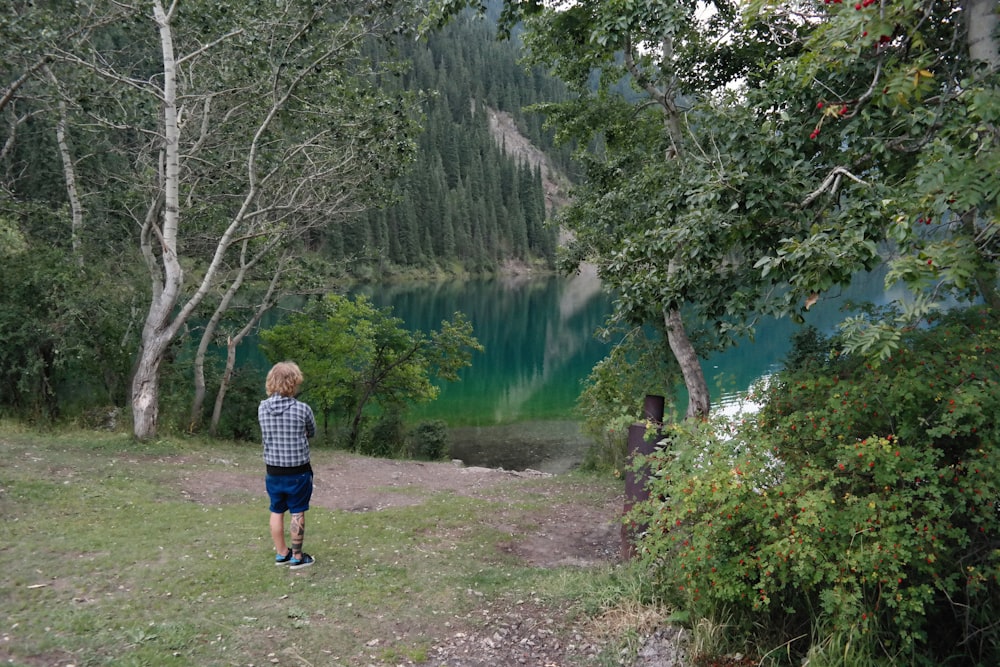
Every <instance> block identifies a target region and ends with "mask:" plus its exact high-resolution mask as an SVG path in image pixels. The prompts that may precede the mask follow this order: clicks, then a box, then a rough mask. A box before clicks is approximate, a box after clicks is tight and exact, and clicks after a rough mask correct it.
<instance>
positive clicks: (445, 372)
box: [261, 295, 483, 449]
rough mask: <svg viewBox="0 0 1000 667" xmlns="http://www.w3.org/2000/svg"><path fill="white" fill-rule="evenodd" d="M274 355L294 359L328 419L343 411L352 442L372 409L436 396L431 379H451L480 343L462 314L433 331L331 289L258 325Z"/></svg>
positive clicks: (396, 407)
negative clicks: (283, 318)
mask: <svg viewBox="0 0 1000 667" xmlns="http://www.w3.org/2000/svg"><path fill="white" fill-rule="evenodd" d="M261 339H262V341H263V342H262V347H263V349H264V351H265V353H266V354H267V356H268V358H269V359H270V360H271V361H272V362H278V361H281V360H283V359H293V360H295V361H296V363H298V364H299V366H300V367H301V368H302V372H303V374H304V375H305V377H306V381H305V384H304V387H303V392H304V395H305V396H307V397H308V400H309V401H311V402H312V403H313V404H314V405H316V406H317V407H318V409H319V411H320V412H321V414H323V416H324V418H325V419H326V420H328V419H329V417H330V416H331V415H333V416H335V417H338V416H339V417H342V418H345V420H346V423H347V424H348V428H347V435H346V442H347V445H348V446H349V447H350V448H351V449H356V448H357V447H358V444H359V439H360V437H361V435H362V426H363V420H364V418H365V415H366V414H369V413H370V412H371V410H372V409H373V408H374V409H377V410H381V411H383V412H386V411H392V410H403V409H405V407H406V406H407V405H412V404H416V403H422V402H424V401H429V400H432V399H434V398H435V397H437V395H438V392H439V391H440V389H439V388H438V386H437V385H436V384H435V383H434V381H435V380H444V381H449V382H454V381H457V380H458V371H460V370H461V369H462V368H464V367H466V366H469V365H470V364H471V361H472V354H473V352H482V351H483V347H482V345H480V344H479V341H478V340H476V338H475V337H474V336H473V332H472V325H471V324H470V323H469V321H468V320H467V319H466V318H465V317H464V316H463V315H462V314H461V313H455V315H454V317H452V319H451V320H446V321H444V322H442V323H441V328H440V329H438V330H436V331H431V332H420V331H409V330H407V329H406V328H404V327H403V322H402V320H400V319H399V318H397V317H393V315H392V313H391V311H390V310H389V309H385V308H376V307H375V306H374V305H372V303H371V302H370V301H369V300H368V299H367V298H366V297H364V296H356V297H354V298H347V297H344V296H339V295H329V296H327V297H325V298H323V299H322V300H320V301H314V302H312V303H310V304H309V305H308V307H307V308H306V309H305V311H304V312H302V313H298V314H295V315H293V316H292V317H291V318H290V319H289V321H288V322H287V323H285V324H280V325H278V326H275V327H273V328H271V329H267V330H265V331H262V332H261Z"/></svg>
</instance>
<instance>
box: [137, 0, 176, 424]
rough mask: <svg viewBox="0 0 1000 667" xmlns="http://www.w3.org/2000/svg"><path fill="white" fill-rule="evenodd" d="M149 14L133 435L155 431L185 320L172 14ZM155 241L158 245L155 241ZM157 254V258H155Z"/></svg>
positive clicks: (159, 9) (156, 9)
mask: <svg viewBox="0 0 1000 667" xmlns="http://www.w3.org/2000/svg"><path fill="white" fill-rule="evenodd" d="M153 18H154V19H155V21H156V25H157V27H158V29H159V32H160V48H161V55H162V58H163V97H162V100H161V105H162V107H161V108H162V112H163V147H162V154H161V175H160V176H161V179H162V181H161V183H160V190H161V191H162V193H163V206H162V208H161V207H159V206H156V205H155V204H154V205H152V206H151V210H153V211H162V221H163V222H162V225H158V224H157V221H158V219H159V218H160V216H159V215H157V214H156V213H154V214H153V215H150V216H147V218H146V227H145V228H144V229H143V234H142V239H143V241H142V242H143V256H144V257H145V258H146V261H147V264H148V265H149V270H150V273H151V275H152V276H153V295H152V299H151V300H150V304H149V311H148V312H147V314H146V321H145V324H144V325H143V329H142V338H141V339H140V343H139V345H140V347H139V355H138V359H137V362H136V366H135V372H134V375H133V377H132V420H133V424H132V432H133V434H134V435H135V437H136V438H139V439H149V438H153V437H156V429H157V422H158V419H159V405H160V384H159V379H160V373H159V371H160V364H161V363H162V362H163V358H164V356H165V354H166V351H167V347H168V346H169V345H170V342H171V341H172V340H173V339H174V336H175V335H176V333H177V330H178V329H179V328H180V326H181V325H182V324H183V323H184V320H183V319H182V318H180V317H176V318H173V319H171V316H172V314H173V310H174V308H175V306H176V305H177V301H178V299H179V298H180V290H181V287H182V285H183V283H184V271H183V269H182V268H181V265H180V261H179V260H178V258H177V232H178V229H179V227H180V199H179V194H178V193H179V181H180V169H179V164H180V153H179V150H178V144H179V140H180V130H179V128H178V127H177V69H176V60H175V56H174V43H173V32H172V29H171V25H170V19H171V17H170V16H169V15H168V14H167V13H166V12H165V11H164V9H163V5H162V3H161V2H160V0H153ZM156 243H158V245H159V247H158V248H156V247H154V244H156ZM157 260H159V261H158V262H157Z"/></svg>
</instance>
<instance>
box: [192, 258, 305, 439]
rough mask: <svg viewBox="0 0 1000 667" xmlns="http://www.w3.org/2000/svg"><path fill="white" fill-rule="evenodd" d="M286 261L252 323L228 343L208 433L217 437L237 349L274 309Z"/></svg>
mask: <svg viewBox="0 0 1000 667" xmlns="http://www.w3.org/2000/svg"><path fill="white" fill-rule="evenodd" d="M285 259H286V258H282V261H281V262H280V263H279V266H278V268H277V269H276V270H275V272H274V275H273V276H272V277H271V283H270V285H268V288H267V293H266V294H265V295H264V298H263V299H262V300H261V302H260V305H259V306H258V307H257V309H256V310H255V311H254V314H253V317H251V318H250V321H249V322H247V323H246V324H245V325H244V326H243V328H242V329H240V330H239V332H238V333H237V334H236V335H235V336H233V337H231V338H229V339H228V340H227V341H226V368H225V370H224V371H223V373H222V379H221V380H219V391H218V392H216V394H215V406H214V407H213V409H212V421H211V423H210V424H209V427H208V432H209V433H211V434H212V435H215V434H216V433H217V432H218V430H219V421H220V420H221V419H222V405H223V402H224V401H225V400H226V392H227V391H228V389H229V381H230V380H231V379H232V377H233V369H234V368H235V367H236V348H237V347H239V345H240V343H242V342H243V339H244V338H246V336H247V334H249V333H250V332H251V331H253V330H254V329H255V328H257V325H258V324H260V321H261V319H262V318H263V317H264V314H265V313H266V312H267V311H269V310H271V308H272V307H274V303H275V300H274V298H275V297H274V295H275V293H276V292H277V290H278V284H279V282H280V281H281V274H282V272H283V269H284V262H285Z"/></svg>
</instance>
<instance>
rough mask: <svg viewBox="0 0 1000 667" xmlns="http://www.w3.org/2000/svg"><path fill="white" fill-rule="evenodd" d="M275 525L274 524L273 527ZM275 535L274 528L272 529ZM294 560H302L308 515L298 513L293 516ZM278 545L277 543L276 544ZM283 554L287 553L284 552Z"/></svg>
mask: <svg viewBox="0 0 1000 667" xmlns="http://www.w3.org/2000/svg"><path fill="white" fill-rule="evenodd" d="M273 525H274V524H273V523H272V526H273ZM272 533H273V528H272ZM291 533H292V558H296V559H299V558H302V542H303V540H304V539H305V536H306V513H305V512H296V513H293V514H292V529H291ZM284 539H285V538H284V531H282V537H281V540H282V541H281V543H282V544H284V543H285V542H284ZM275 544H277V543H275ZM281 553H285V552H284V551H282V552H281Z"/></svg>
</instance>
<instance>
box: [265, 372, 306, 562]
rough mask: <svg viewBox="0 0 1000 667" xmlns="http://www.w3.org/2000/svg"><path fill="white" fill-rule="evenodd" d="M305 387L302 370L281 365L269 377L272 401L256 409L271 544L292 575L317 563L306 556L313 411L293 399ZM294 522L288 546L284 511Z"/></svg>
mask: <svg viewBox="0 0 1000 667" xmlns="http://www.w3.org/2000/svg"><path fill="white" fill-rule="evenodd" d="M301 385H302V371H301V370H299V367H298V365H296V364H295V363H293V362H291V361H283V362H281V363H277V364H275V365H274V367H273V368H271V370H270V372H269V373H268V374H267V384H266V389H267V395H268V397H267V398H266V399H265V400H263V401H261V402H260V406H259V407H258V408H257V419H258V421H259V422H260V434H261V439H262V440H263V443H264V463H265V465H266V466H267V476H266V478H265V482H266V485H267V495H268V496H269V497H270V499H271V539H272V540H274V550H275V551H276V552H277V555H276V556H275V557H274V563H275V565H288V566H289V567H291V569H293V570H297V569H299V568H303V567H308V566H310V565H312V564H313V563H314V562H315V559H313V557H312V556H310V555H309V554H307V553H304V552H303V551H302V540H303V539H304V537H305V532H306V510H308V509H309V500H310V498H312V490H313V471H312V466H311V465H310V464H309V438H311V437H313V436H314V435H316V418H315V417H314V416H313V411H312V408H310V407H309V406H308V405H306V404H305V403H303V402H302V401H299V400H297V399H296V398H295V396H296V394H298V392H299V387H300V386H301ZM286 511H287V512H289V513H290V514H291V517H292V526H291V538H292V546H291V548H288V546H287V545H286V543H285V512H286Z"/></svg>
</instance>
